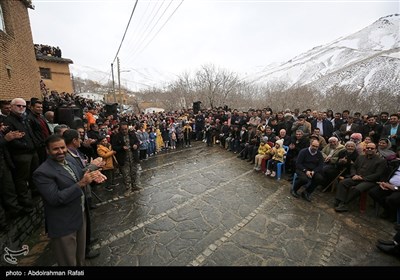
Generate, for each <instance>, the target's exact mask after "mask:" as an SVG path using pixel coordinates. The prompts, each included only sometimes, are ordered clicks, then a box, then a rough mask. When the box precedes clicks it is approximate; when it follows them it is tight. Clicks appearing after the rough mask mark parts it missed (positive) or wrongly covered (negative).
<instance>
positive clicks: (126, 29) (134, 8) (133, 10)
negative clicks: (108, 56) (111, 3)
mask: <svg viewBox="0 0 400 280" xmlns="http://www.w3.org/2000/svg"><path fill="white" fill-rule="evenodd" d="M138 2H139V0H136V2H135V6H134V7H133V9H132V13H131V16H130V18H129V21H128V24H127V25H126V28H125V32H124V36H123V37H122V40H121V44H119V48H118V51H117V53H116V55H115V57H114V60H113V62H112V63H114V62H115V59H116V58H117V56H118V54H119V50H120V49H121V47H122V43H123V42H124V39H125V35H126V32H127V31H128V28H129V25H130V23H131V20H132V17H133V13H134V12H135V10H136V6H137V3H138Z"/></svg>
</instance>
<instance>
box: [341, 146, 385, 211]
mask: <svg viewBox="0 0 400 280" xmlns="http://www.w3.org/2000/svg"><path fill="white" fill-rule="evenodd" d="M386 166H387V165H386V160H384V159H383V158H381V157H379V156H378V155H377V154H376V145H375V144H374V143H368V144H367V147H366V148H365V155H360V156H358V157H357V159H356V162H355V163H354V165H353V166H352V167H351V172H350V175H351V177H350V178H346V179H344V180H342V181H340V182H339V185H338V186H337V190H336V201H335V211H336V212H347V211H349V209H348V207H347V205H348V203H349V202H351V201H352V200H353V199H355V198H356V197H358V196H360V194H361V193H362V192H365V191H369V190H370V189H371V188H373V187H374V186H375V184H376V182H377V181H378V180H380V178H381V176H382V175H383V174H384V172H385V168H386Z"/></svg>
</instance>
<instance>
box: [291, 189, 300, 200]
mask: <svg viewBox="0 0 400 280" xmlns="http://www.w3.org/2000/svg"><path fill="white" fill-rule="evenodd" d="M290 194H291V195H292V196H294V197H295V198H299V197H300V195H299V194H298V193H297V192H296V191H294V190H291V191H290Z"/></svg>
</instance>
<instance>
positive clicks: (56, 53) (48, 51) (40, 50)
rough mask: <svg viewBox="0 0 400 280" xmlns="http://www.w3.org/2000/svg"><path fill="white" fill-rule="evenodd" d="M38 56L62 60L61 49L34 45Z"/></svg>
mask: <svg viewBox="0 0 400 280" xmlns="http://www.w3.org/2000/svg"><path fill="white" fill-rule="evenodd" d="M34 48H35V54H36V56H53V57H60V58H61V49H60V48H59V47H58V46H57V47H52V46H49V45H43V44H34Z"/></svg>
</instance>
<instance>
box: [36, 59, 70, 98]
mask: <svg viewBox="0 0 400 280" xmlns="http://www.w3.org/2000/svg"><path fill="white" fill-rule="evenodd" d="M36 60H37V66H38V67H39V73H40V78H41V79H42V80H43V82H44V83H45V84H46V88H47V89H48V91H52V90H55V91H57V92H59V93H61V92H68V93H72V92H74V89H73V85H72V80H71V74H70V72H69V64H71V63H73V62H72V60H71V59H68V58H62V57H55V56H46V55H37V54H36Z"/></svg>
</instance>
